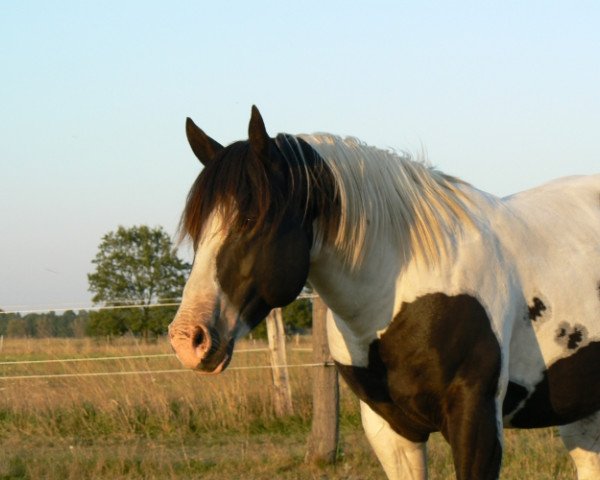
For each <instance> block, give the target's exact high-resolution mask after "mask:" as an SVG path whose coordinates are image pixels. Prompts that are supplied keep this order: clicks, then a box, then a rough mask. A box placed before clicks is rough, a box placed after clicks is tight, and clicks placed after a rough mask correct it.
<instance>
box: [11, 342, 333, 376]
mask: <svg viewBox="0 0 600 480" xmlns="http://www.w3.org/2000/svg"><path fill="white" fill-rule="evenodd" d="M268 351H269V349H268V348H266V347H265V348H243V349H240V350H236V351H235V353H257V352H268ZM290 351H292V352H312V348H304V347H294V348H291V349H290ZM167 357H172V358H175V355H174V354H173V353H155V354H146V355H121V356H111V357H83V358H53V359H47V360H15V361H1V362H0V366H20V365H40V364H50V363H54V364H56V363H58V364H64V363H81V362H106V361H117V360H122V361H127V360H140V359H148V358H167ZM329 363H330V362H326V363H325V364H324V363H298V364H286V365H254V366H233V367H229V368H228V369H227V371H236V370H266V369H277V368H300V367H305V368H308V367H323V366H329ZM331 365H333V363H331ZM184 372H188V373H194V371H193V370H189V369H184V368H177V369H161V370H128V371H117V372H82V373H55V374H50V373H49V374H27V375H0V381H2V380H33V379H51V378H77V377H101V376H111V375H113V376H124V375H149V374H166V373H184Z"/></svg>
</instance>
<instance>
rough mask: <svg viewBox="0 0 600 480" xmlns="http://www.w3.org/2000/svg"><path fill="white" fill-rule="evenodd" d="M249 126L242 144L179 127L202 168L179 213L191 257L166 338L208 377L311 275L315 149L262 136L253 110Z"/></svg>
mask: <svg viewBox="0 0 600 480" xmlns="http://www.w3.org/2000/svg"><path fill="white" fill-rule="evenodd" d="M248 130H249V131H248V136H249V138H248V140H245V141H238V142H235V143H233V144H231V145H229V146H227V147H223V146H221V145H220V144H219V143H218V142H216V141H215V140H213V139H212V138H210V137H209V136H208V135H206V134H205V133H204V132H203V131H202V130H201V129H200V128H198V127H197V126H196V125H195V124H194V122H192V121H191V120H190V119H189V118H188V120H187V124H186V133H187V138H188V141H189V143H190V146H191V148H192V151H193V152H194V154H195V155H196V156H197V157H198V159H199V160H200V162H201V163H202V164H203V165H204V168H203V170H202V171H201V173H200V174H199V176H198V178H197V179H196V181H195V183H194V185H193V186H192V188H191V190H190V193H189V195H188V199H187V204H186V207H185V210H184V213H183V215H182V220H181V227H182V233H183V234H185V235H187V236H189V237H190V238H191V240H192V241H193V244H194V250H195V256H194V262H193V266H192V271H191V273H190V276H189V279H188V281H187V283H186V286H185V288H184V292H183V298H182V303H181V306H180V308H179V310H178V312H177V314H176V316H175V319H174V320H173V322H172V323H171V325H170V326H169V336H170V340H171V345H172V346H173V348H174V350H175V353H176V354H177V356H178V358H179V359H180V361H181V362H182V363H183V364H184V365H185V366H187V367H189V368H193V369H196V370H198V371H200V372H205V373H219V372H220V371H222V370H223V369H224V368H226V367H227V365H228V364H229V361H230V360H231V356H232V351H233V346H234V343H235V341H236V340H237V339H238V338H240V337H241V336H242V335H244V334H245V333H247V332H248V331H250V330H251V329H252V328H254V327H255V326H256V325H258V324H259V323H260V321H261V320H262V319H264V318H265V317H266V315H267V314H268V313H269V311H270V310H271V309H272V308H276V307H282V306H285V305H287V304H289V303H291V302H292V301H293V300H294V299H295V298H296V296H297V295H298V294H299V293H300V291H301V290H302V287H303V286H304V284H305V282H306V280H307V277H308V270H309V261H310V250H311V246H312V221H313V219H314V216H315V215H316V211H315V205H314V202H313V201H312V200H311V199H310V198H309V195H308V188H309V182H308V177H307V173H306V172H307V168H308V167H307V165H309V166H310V165H312V164H316V162H317V161H318V158H317V156H316V153H315V152H314V151H313V150H312V149H311V147H309V146H308V144H305V143H304V142H302V141H301V140H298V139H295V137H291V136H282V135H279V136H278V137H277V139H274V138H271V137H269V135H268V134H267V131H266V129H265V125H264V122H263V119H262V117H261V115H260V113H259V111H258V109H257V108H256V107H253V108H252V115H251V119H250V124H249V129H248ZM290 158H304V159H305V160H306V161H304V162H301V163H302V165H300V163H298V162H294V161H290Z"/></svg>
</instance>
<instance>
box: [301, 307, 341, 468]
mask: <svg viewBox="0 0 600 480" xmlns="http://www.w3.org/2000/svg"><path fill="white" fill-rule="evenodd" d="M326 320H327V306H326V305H325V303H323V300H321V299H320V298H314V299H313V319H312V325H313V327H312V337H313V362H314V363H319V364H322V365H323V366H319V367H313V369H314V383H313V418H312V429H311V432H310V437H309V439H308V451H307V453H306V460H307V461H308V462H311V463H316V464H319V463H321V464H322V463H335V460H336V457H337V450H338V437H339V397H340V392H339V384H338V374H337V370H336V369H335V367H334V366H332V365H331V362H332V359H331V355H330V353H329V347H328V345H327V327H326Z"/></svg>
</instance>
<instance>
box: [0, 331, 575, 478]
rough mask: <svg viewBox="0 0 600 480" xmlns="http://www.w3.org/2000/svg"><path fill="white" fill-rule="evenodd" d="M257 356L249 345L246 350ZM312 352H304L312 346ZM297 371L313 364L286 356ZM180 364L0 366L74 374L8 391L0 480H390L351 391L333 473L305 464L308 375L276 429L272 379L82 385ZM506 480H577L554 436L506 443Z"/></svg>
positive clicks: (10, 353)
mask: <svg viewBox="0 0 600 480" xmlns="http://www.w3.org/2000/svg"><path fill="white" fill-rule="evenodd" d="M255 346H257V345H254V344H251V343H250V342H247V343H245V344H242V345H240V346H239V347H238V348H239V350H241V349H244V348H252V347H255ZM304 346H306V345H304ZM166 353H170V347H169V346H168V344H167V342H166V341H164V340H163V341H159V342H157V343H156V344H148V345H146V344H141V343H139V342H137V341H135V339H131V338H130V339H120V340H119V341H114V342H107V341H96V340H92V339H72V340H59V339H48V340H45V339H38V340H34V339H19V340H17V339H14V340H12V339H5V341H4V344H3V348H2V351H1V352H0V362H10V361H31V360H48V359H55V360H56V359H65V358H81V359H84V358H90V357H107V356H110V357H118V356H131V355H141V354H144V355H148V354H150V355H152V354H153V355H160V354H166ZM288 360H289V363H290V364H295V363H306V362H310V353H309V352H306V351H294V350H292V351H289V352H288ZM266 364H268V356H267V353H266V352H254V353H242V352H241V351H239V352H238V353H237V354H235V355H234V360H233V362H232V364H231V367H235V366H256V365H266ZM179 368H180V366H179V363H178V362H177V360H176V359H175V358H174V357H173V356H170V355H169V356H158V357H153V358H141V359H120V360H112V361H94V362H87V361H86V362H68V363H66V362H56V363H38V364H36V363H30V364H19V365H7V364H5V363H3V364H1V365H0V370H1V371H0V375H4V376H22V375H49V374H76V375H75V376H72V377H64V378H35V379H33V378H32V379H12V380H10V379H2V380H0V390H1V393H2V395H1V396H0V442H1V444H2V448H0V479H19V478H23V479H25V478H36V479H37V478H49V479H53V478H57V479H82V478H111V479H112V478H119V479H133V478H166V479H183V478H185V479H189V478H202V479H207V480H216V479H219V480H222V479H224V478H226V479H229V478H231V479H237V478H244V479H269V480H273V479H319V480H324V479H340V480H341V479H346V480H351V479H352V480H359V479H384V478H385V477H384V475H383V472H382V470H381V468H380V467H379V464H378V463H377V460H376V459H375V457H374V455H373V454H372V453H371V450H370V447H369V446H368V444H367V442H366V440H365V438H364V436H363V434H362V431H361V427H360V419H359V415H358V404H357V401H356V399H355V398H354V397H353V395H352V394H351V393H350V392H349V391H348V390H347V389H346V388H345V386H343V387H342V392H341V411H342V414H341V439H340V451H339V460H338V462H337V464H336V465H335V466H324V467H315V466H310V465H307V464H306V463H305V462H304V455H305V451H306V441H307V438H308V432H309V431H310V420H311V369H310V368H292V369H290V376H291V381H292V389H293V400H294V409H295V414H294V415H293V416H290V417H287V418H284V419H278V418H276V416H275V414H274V409H273V404H272V398H271V389H270V385H271V377H270V371H269V370H237V371H236V370H228V371H227V372H225V373H224V374H223V375H221V376H217V377H200V376H198V375H196V374H194V373H191V372H188V371H184V370H181V372H177V373H163V374H147V373H146V374H136V375H127V376H118V375H115V376H81V375H90V374H94V373H101V372H122V371H142V372H148V371H150V370H163V369H164V370H170V369H179ZM505 443H506V446H505V457H504V458H505V460H504V467H503V471H502V478H503V479H523V478H527V479H528V480H534V479H574V478H575V473H574V469H573V467H572V465H571V463H570V460H569V458H568V456H567V454H566V452H565V450H564V448H563V447H562V444H561V442H560V439H559V438H557V435H556V433H555V431H554V430H551V429H545V430H537V431H508V432H507V433H506V442H505ZM429 458H430V460H429V464H430V478H431V479H433V480H441V479H451V478H454V476H453V469H452V463H451V458H450V452H449V449H448V447H447V446H446V444H445V443H444V441H443V439H441V437H440V436H439V435H434V436H433V437H432V440H431V442H430V446H429Z"/></svg>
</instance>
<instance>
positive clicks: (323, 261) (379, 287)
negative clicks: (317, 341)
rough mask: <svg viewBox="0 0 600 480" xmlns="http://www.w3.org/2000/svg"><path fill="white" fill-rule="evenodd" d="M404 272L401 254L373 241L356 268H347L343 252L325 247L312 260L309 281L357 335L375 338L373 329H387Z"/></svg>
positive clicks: (381, 241)
mask: <svg viewBox="0 0 600 480" xmlns="http://www.w3.org/2000/svg"><path fill="white" fill-rule="evenodd" d="M401 268H402V262H401V258H400V252H398V251H397V249H396V248H394V245H393V244H392V243H391V242H389V241H387V240H386V239H379V240H377V241H375V240H372V241H370V242H369V244H368V248H367V251H366V253H365V255H364V257H363V260H362V262H361V263H360V265H358V266H355V267H351V266H349V265H348V264H347V262H346V260H345V259H344V257H343V254H342V253H341V252H339V251H336V250H335V249H334V248H332V247H329V246H327V245H324V246H323V247H322V248H321V249H320V251H319V252H317V253H316V254H315V255H314V256H313V259H312V262H311V269H310V275H309V281H310V283H311V284H312V285H313V287H314V288H315V290H316V291H317V292H318V293H319V295H320V296H321V297H322V298H323V300H324V301H325V303H326V304H327V306H328V307H329V308H330V309H331V310H332V311H333V313H334V314H335V315H336V317H338V318H339V319H343V321H344V322H345V323H347V324H348V327H349V328H351V329H352V330H353V331H354V332H355V334H356V335H358V336H363V335H366V336H372V332H373V331H374V330H373V328H375V329H379V328H385V323H386V322H388V321H389V318H391V316H392V314H393V312H392V309H393V304H394V295H395V283H396V279H397V278H398V276H399V274H400V270H401ZM365 319H369V321H368V322H365V321H364V320H365Z"/></svg>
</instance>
